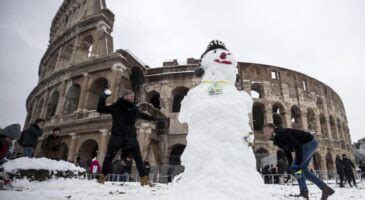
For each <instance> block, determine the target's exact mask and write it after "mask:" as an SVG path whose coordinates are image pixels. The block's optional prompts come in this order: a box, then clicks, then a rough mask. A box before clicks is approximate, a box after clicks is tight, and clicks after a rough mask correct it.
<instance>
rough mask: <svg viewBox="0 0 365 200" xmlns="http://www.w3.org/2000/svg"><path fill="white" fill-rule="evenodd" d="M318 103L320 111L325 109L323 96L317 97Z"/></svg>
mask: <svg viewBox="0 0 365 200" xmlns="http://www.w3.org/2000/svg"><path fill="white" fill-rule="evenodd" d="M316 104H317V108H318V109H319V110H320V111H324V104H323V99H322V98H321V97H317V101H316Z"/></svg>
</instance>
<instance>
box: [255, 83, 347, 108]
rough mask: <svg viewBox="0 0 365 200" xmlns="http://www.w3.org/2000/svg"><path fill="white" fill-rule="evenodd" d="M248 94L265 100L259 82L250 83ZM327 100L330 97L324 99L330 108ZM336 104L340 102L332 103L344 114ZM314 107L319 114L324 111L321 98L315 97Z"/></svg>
mask: <svg viewBox="0 0 365 200" xmlns="http://www.w3.org/2000/svg"><path fill="white" fill-rule="evenodd" d="M325 91H326V92H325V94H326V93H327V89H326V90H325ZM250 93H251V96H252V98H256V99H260V98H265V92H264V87H263V85H262V83H260V82H252V83H251V90H250ZM329 99H331V96H330V97H329V96H327V98H326V102H327V107H330V108H332V102H331V101H330V100H329ZM338 102H340V100H337V101H334V103H333V104H336V106H335V108H336V109H337V110H338V111H339V112H340V113H341V114H344V108H343V106H342V105H340V104H339V103H338ZM316 105H317V108H318V109H319V110H320V111H321V112H324V110H325V107H324V102H323V99H322V98H321V97H319V96H317V99H316Z"/></svg>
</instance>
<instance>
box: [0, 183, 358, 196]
mask: <svg viewBox="0 0 365 200" xmlns="http://www.w3.org/2000/svg"><path fill="white" fill-rule="evenodd" d="M247 184H249V183H247ZM13 185H14V186H15V187H17V188H22V191H1V192H0V199H4V200H5V199H9V200H10V199H11V200H23V199H27V200H33V199H34V200H46V199H47V200H58V199H65V200H67V199H77V200H83V199H85V200H94V199H95V200H96V199H103V200H104V199H108V200H109V199H110V200H113V199H118V200H120V199H123V200H145V199H156V200H157V199H158V200H160V199H166V196H167V193H168V189H169V186H168V185H164V184H159V185H156V186H155V187H153V188H150V187H141V186H140V185H139V184H138V183H110V182H108V183H106V184H105V185H100V184H98V183H97V182H96V181H95V180H79V179H53V180H50V181H46V182H29V181H28V180H16V181H15V182H14V183H13ZM331 186H332V187H334V189H335V190H336V193H335V194H334V195H333V196H332V197H330V198H329V199H333V200H344V199H354V200H355V199H365V182H364V183H362V184H359V187H358V188H338V187H336V186H334V185H331ZM268 187H269V188H270V190H272V191H274V197H268V198H267V199H265V200H269V199H270V200H271V199H278V200H280V199H294V197H290V196H289V195H290V194H295V193H297V191H298V188H297V186H281V185H268ZM309 190H310V198H311V199H320V196H321V191H320V190H319V189H317V188H316V187H315V186H313V185H311V186H309ZM242 192H244V191H242ZM250 192H254V191H250ZM189 200H193V199H189ZM255 200H259V199H257V198H256V199H255Z"/></svg>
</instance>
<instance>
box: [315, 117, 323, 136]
mask: <svg viewBox="0 0 365 200" xmlns="http://www.w3.org/2000/svg"><path fill="white" fill-rule="evenodd" d="M316 134H317V135H318V138H323V133H322V128H321V119H320V116H319V115H316Z"/></svg>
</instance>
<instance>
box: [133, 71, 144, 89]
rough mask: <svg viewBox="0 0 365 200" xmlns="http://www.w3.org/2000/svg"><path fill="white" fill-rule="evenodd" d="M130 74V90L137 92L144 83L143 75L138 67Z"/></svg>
mask: <svg viewBox="0 0 365 200" xmlns="http://www.w3.org/2000/svg"><path fill="white" fill-rule="evenodd" d="M131 71H132V73H131V75H130V80H131V84H132V90H133V91H134V92H138V91H139V89H140V87H141V85H142V84H143V83H144V82H145V78H144V73H143V71H142V70H141V69H140V68H138V67H133V68H132V69H131Z"/></svg>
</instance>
